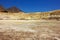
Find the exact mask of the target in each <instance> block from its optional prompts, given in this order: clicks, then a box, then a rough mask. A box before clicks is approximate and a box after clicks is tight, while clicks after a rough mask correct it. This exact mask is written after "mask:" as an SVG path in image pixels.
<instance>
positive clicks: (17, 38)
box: [0, 20, 60, 40]
mask: <svg viewBox="0 0 60 40" xmlns="http://www.w3.org/2000/svg"><path fill="white" fill-rule="evenodd" d="M0 40H60V21H56V20H0Z"/></svg>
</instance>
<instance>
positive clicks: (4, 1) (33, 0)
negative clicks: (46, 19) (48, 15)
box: [0, 0, 60, 12]
mask: <svg viewBox="0 0 60 40" xmlns="http://www.w3.org/2000/svg"><path fill="white" fill-rule="evenodd" d="M0 4H1V5H3V6H4V7H6V8H9V7H12V6H16V7H17V8H19V9H21V10H23V11H24V12H46V11H51V10H58V9H60V0H0Z"/></svg>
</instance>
